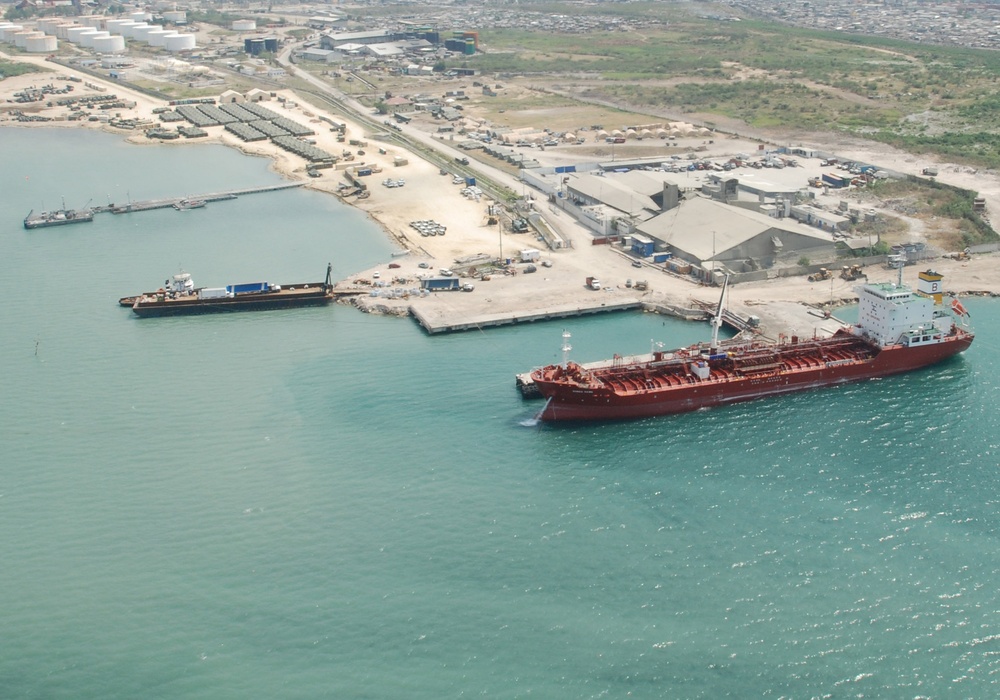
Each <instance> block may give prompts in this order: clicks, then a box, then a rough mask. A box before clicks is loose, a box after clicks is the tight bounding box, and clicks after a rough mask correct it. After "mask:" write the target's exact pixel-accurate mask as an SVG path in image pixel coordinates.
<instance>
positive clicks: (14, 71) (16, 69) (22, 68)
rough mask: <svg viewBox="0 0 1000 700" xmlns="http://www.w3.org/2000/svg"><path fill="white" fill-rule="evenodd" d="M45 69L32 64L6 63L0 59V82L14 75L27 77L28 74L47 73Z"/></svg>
mask: <svg viewBox="0 0 1000 700" xmlns="http://www.w3.org/2000/svg"><path fill="white" fill-rule="evenodd" d="M48 72H50V71H49V70H48V69H47V68H40V67H39V66H36V65H34V64H32V63H18V62H16V61H6V60H3V59H0V80H3V79H4V78H13V77H14V76H16V75H27V74H28V73H48Z"/></svg>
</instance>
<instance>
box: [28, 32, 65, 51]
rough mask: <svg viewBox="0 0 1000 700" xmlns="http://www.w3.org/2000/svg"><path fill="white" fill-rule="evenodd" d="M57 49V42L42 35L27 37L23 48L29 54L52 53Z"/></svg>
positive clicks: (51, 37) (46, 35) (52, 37)
mask: <svg viewBox="0 0 1000 700" xmlns="http://www.w3.org/2000/svg"><path fill="white" fill-rule="evenodd" d="M58 47H59V40H58V39H56V38H55V37H54V36H49V35H48V34H42V35H41V36H31V37H28V42H27V44H26V45H25V47H24V50H25V51H28V52H29V53H52V52H53V51H55V50H56V49H57V48H58Z"/></svg>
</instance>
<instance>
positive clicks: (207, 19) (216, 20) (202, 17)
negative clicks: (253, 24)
mask: <svg viewBox="0 0 1000 700" xmlns="http://www.w3.org/2000/svg"><path fill="white" fill-rule="evenodd" d="M187 16H188V21H189V22H204V23H205V24H216V25H218V26H220V27H229V26H232V24H233V22H235V21H236V20H238V19H250V18H249V17H245V16H243V15H236V14H233V13H232V12H219V11H218V10H204V11H200V12H188V15H187Z"/></svg>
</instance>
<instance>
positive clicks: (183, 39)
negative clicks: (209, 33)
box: [163, 34, 195, 51]
mask: <svg viewBox="0 0 1000 700" xmlns="http://www.w3.org/2000/svg"><path fill="white" fill-rule="evenodd" d="M163 48H165V49H166V50H167V51H191V50H193V49H194V48H195V39H194V34H176V35H174V36H168V37H167V39H166V42H165V43H164V44H163Z"/></svg>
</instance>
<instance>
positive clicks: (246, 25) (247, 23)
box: [232, 19, 257, 32]
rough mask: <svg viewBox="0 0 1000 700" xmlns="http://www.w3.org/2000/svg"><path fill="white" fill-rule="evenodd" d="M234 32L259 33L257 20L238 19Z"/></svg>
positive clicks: (233, 27)
mask: <svg viewBox="0 0 1000 700" xmlns="http://www.w3.org/2000/svg"><path fill="white" fill-rule="evenodd" d="M232 29H233V31H234V32H254V31H257V20H253V19H238V20H236V21H235V22H233V24H232Z"/></svg>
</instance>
